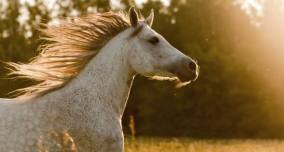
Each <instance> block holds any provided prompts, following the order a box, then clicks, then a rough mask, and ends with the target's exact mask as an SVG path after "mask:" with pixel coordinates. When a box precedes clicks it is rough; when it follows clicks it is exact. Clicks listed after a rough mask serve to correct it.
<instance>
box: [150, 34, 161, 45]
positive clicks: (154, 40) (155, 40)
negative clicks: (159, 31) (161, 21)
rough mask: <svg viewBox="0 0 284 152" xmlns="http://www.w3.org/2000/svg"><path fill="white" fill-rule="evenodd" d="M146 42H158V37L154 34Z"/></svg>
mask: <svg viewBox="0 0 284 152" xmlns="http://www.w3.org/2000/svg"><path fill="white" fill-rule="evenodd" d="M148 42H150V43H151V44H153V45H155V44H158V43H159V38H158V37H156V36H153V37H151V38H150V39H149V40H148Z"/></svg>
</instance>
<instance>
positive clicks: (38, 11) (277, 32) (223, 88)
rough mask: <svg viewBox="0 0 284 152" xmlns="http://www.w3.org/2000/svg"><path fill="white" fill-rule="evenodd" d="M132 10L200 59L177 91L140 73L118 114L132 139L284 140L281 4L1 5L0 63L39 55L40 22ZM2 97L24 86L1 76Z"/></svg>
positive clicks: (205, 0)
mask: <svg viewBox="0 0 284 152" xmlns="http://www.w3.org/2000/svg"><path fill="white" fill-rule="evenodd" d="M132 5H135V6H136V7H137V8H139V9H140V11H141V12H142V14H144V16H147V15H148V14H149V12H150V9H151V8H154V9H155V20H154V25H153V28H154V29H155V30H156V31H157V32H159V33H161V34H162V35H163V36H164V37H165V38H166V39H167V40H168V41H169V42H170V43H171V44H172V45H173V46H175V47H176V48H177V49H179V50H181V51H183V52H184V53H185V54H187V55H189V56H191V57H192V58H195V59H197V60H198V63H199V65H200V67H201V70H200V77H199V79H198V80H197V81H196V82H194V83H192V84H191V85H189V86H186V87H184V88H181V89H175V87H174V86H175V85H174V84H172V83H170V82H158V81H152V80H148V79H147V78H144V77H141V76H137V77H136V79H135V81H134V84H133V88H132V91H131V94H130V100H129V101H128V104H127V108H126V110H125V114H124V117H123V125H124V130H125V133H126V134H128V135H135V136H162V137H196V138H280V137H284V96H283V94H284V50H283V49H284V12H283V11H284V0H109V1H108V0H60V1H59V0H0V60H2V61H13V62H28V61H29V59H30V58H31V57H33V56H35V55H37V53H38V52H37V51H36V50H37V47H38V46H39V44H40V41H39V40H38V38H39V34H40V33H39V32H38V31H37V30H36V28H37V27H38V25H39V23H48V24H54V23H56V22H58V19H60V18H64V17H67V18H68V17H71V16H80V15H82V14H86V13H95V12H105V11H109V10H121V9H123V10H128V9H129V6H132ZM6 73H7V71H6V70H5V69H4V68H3V66H0V77H1V79H0V97H2V98H5V97H9V96H8V95H7V93H8V92H10V91H12V90H15V89H16V88H19V87H23V86H26V85H29V84H31V83H33V82H30V81H28V80H9V79H5V74H6Z"/></svg>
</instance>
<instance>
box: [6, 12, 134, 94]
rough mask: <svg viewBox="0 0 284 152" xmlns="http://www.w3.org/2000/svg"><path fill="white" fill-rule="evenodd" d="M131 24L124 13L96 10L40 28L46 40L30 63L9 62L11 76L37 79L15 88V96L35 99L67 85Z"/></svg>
mask: <svg viewBox="0 0 284 152" xmlns="http://www.w3.org/2000/svg"><path fill="white" fill-rule="evenodd" d="M128 27H130V23H129V18H128V16H126V15H125V14H124V13H122V12H121V13H114V12H106V13H96V14H90V15H86V16H83V17H74V18H72V19H71V20H70V21H67V20H62V21H60V24H59V25H57V26H47V25H45V28H43V29H40V31H41V32H42V38H41V39H43V40H44V41H45V43H44V44H42V45H40V46H39V48H38V50H39V51H40V53H39V55H38V56H36V57H34V58H33V59H32V60H31V61H30V62H29V63H27V64H24V63H13V62H8V63H7V65H8V66H7V68H8V69H9V70H10V71H11V72H10V73H9V75H12V76H15V78H28V79H32V80H35V81H36V82H37V83H36V84H35V85H31V86H28V87H26V88H21V89H18V90H16V91H14V93H15V98H23V97H24V98H33V97H38V96H41V95H43V94H45V93H47V92H49V91H50V90H54V89H57V88H60V87H62V86H63V85H65V84H66V83H67V82H68V81H69V80H71V79H72V78H74V77H75V76H76V75H77V74H78V73H79V72H80V71H81V70H82V68H84V66H85V65H86V64H87V63H88V62H89V61H90V60H91V59H92V58H93V57H94V56H95V55H96V54H97V53H98V51H99V50H100V49H101V48H102V47H103V46H104V45H105V44H106V43H107V42H108V41H109V40H110V39H111V38H113V37H114V36H116V35H117V34H118V33H120V32H122V31H123V30H125V29H126V28H128Z"/></svg>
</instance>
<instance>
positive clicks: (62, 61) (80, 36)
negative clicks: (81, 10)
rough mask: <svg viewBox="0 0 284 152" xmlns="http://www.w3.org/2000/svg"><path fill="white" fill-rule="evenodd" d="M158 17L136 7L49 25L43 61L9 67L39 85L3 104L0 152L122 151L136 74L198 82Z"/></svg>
mask: <svg viewBox="0 0 284 152" xmlns="http://www.w3.org/2000/svg"><path fill="white" fill-rule="evenodd" d="M153 17H154V13H153V11H152V12H151V14H150V15H149V17H147V18H146V19H140V18H139V17H138V16H137V13H136V11H135V10H134V9H133V8H131V9H130V12H129V15H125V14H124V13H113V12H107V13H101V14H99V13H97V14H92V15H87V16H84V17H77V18H73V19H72V20H70V21H61V22H60V24H59V25H56V26H47V27H45V29H43V30H42V32H43V35H44V37H43V39H44V40H45V41H46V43H45V44H44V45H41V47H40V48H39V49H40V51H41V52H40V54H39V55H38V56H37V57H35V58H34V59H32V61H31V62H30V63H27V64H20V63H8V67H9V69H11V70H12V71H11V73H10V75H16V76H17V77H20V78H23V77H24V78H29V79H32V80H35V81H36V82H37V83H36V84H35V85H31V86H29V87H27V88H23V89H20V90H17V91H16V93H18V94H17V97H15V98H13V99H0V151H1V152H12V151H13V152H32V151H50V152H54V151H62V149H65V151H68V150H69V151H82V152H91V151H94V152H122V151H123V142H124V137H123V132H122V125H121V117H122V115H123V111H124V109H125V105H126V101H127V98H128V94H129V91H130V88H131V84H132V81H133V78H134V76H135V75H136V74H141V75H143V76H146V77H152V78H159V79H167V78H170V79H172V78H173V79H175V78H177V79H178V80H180V82H185V83H186V82H190V81H193V80H195V79H196V78H197V76H198V69H199V68H198V66H197V64H196V62H195V61H193V60H192V59H191V58H190V57H188V56H186V55H184V54H183V53H181V52H180V51H178V50H177V49H175V48H174V47H173V46H171V45H170V44H169V43H168V42H167V41H166V40H165V39H164V38H163V37H162V36H161V35H159V34H158V33H156V32H155V31H154V30H153V29H151V25H152V22H153ZM186 84H187V83H186ZM66 149H67V150H66Z"/></svg>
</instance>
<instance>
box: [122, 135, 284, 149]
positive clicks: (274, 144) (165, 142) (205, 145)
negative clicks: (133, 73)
mask: <svg viewBox="0 0 284 152" xmlns="http://www.w3.org/2000/svg"><path fill="white" fill-rule="evenodd" d="M125 152H284V140H263V139H257V140H252V139H246V140H239V139H236V140H233V139H231V140H195V139H188V138H145V137H144V138H136V139H130V138H128V139H126V141H125Z"/></svg>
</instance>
